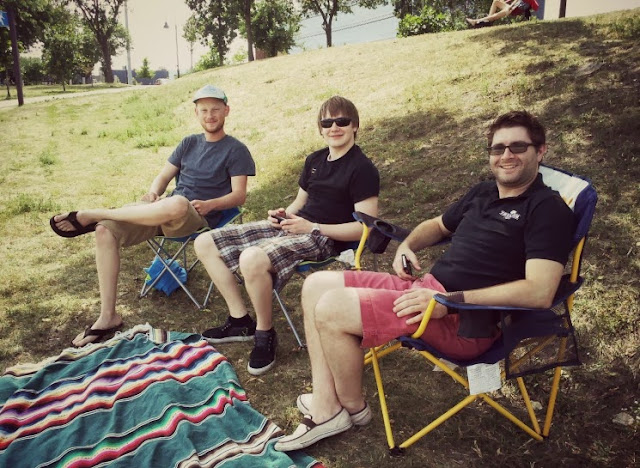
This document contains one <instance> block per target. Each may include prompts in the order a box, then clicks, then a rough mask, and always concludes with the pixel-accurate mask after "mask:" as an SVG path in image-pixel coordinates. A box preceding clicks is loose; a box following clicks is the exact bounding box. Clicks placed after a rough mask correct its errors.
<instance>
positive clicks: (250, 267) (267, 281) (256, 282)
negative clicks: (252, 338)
mask: <svg viewBox="0 0 640 468" xmlns="http://www.w3.org/2000/svg"><path fill="white" fill-rule="evenodd" d="M271 269H272V266H271V260H269V256H268V255H267V254H266V253H265V251H264V250H262V249H260V248H258V247H249V248H247V249H245V250H244V251H243V252H242V253H241V254H240V271H241V272H242V276H243V277H244V284H245V288H246V289H247V293H248V294H249V298H250V299H251V304H252V305H253V310H254V311H255V313H256V319H257V325H256V330H264V331H267V330H271V327H272V325H273V323H272V318H273V279H272V277H271Z"/></svg>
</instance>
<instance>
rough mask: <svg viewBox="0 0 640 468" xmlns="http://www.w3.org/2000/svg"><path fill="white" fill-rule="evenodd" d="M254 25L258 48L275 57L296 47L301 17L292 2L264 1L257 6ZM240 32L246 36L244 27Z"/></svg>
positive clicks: (255, 41)
mask: <svg viewBox="0 0 640 468" xmlns="http://www.w3.org/2000/svg"><path fill="white" fill-rule="evenodd" d="M252 23H253V33H254V34H253V37H254V43H255V45H256V47H258V48H260V49H262V50H264V51H265V52H266V53H267V56H268V57H275V56H276V55H278V52H288V51H289V49H291V48H292V47H293V46H294V45H295V40H294V36H295V35H296V33H297V32H298V31H299V30H300V15H299V14H297V13H296V12H295V8H294V5H293V2H292V1H291V0H263V1H261V2H259V3H258V4H257V5H256V10H255V12H254V14H253V17H252ZM240 30H241V32H242V33H243V34H244V31H243V28H242V27H241V28H240Z"/></svg>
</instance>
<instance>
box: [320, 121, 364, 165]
mask: <svg viewBox="0 0 640 468" xmlns="http://www.w3.org/2000/svg"><path fill="white" fill-rule="evenodd" d="M340 117H346V116H345V115H342V114H341V113H340V114H336V115H333V114H325V115H324V116H323V119H338V118H340ZM320 130H321V134H322V138H324V141H325V143H326V144H327V146H329V150H330V151H331V153H332V154H334V153H336V154H340V155H341V154H344V153H346V152H347V151H348V150H349V149H350V148H351V147H352V146H353V145H354V143H355V141H356V132H357V131H358V127H356V126H355V125H354V124H353V122H351V123H349V125H347V126H346V127H339V126H338V124H337V123H336V122H333V124H332V125H331V127H329V128H323V127H320Z"/></svg>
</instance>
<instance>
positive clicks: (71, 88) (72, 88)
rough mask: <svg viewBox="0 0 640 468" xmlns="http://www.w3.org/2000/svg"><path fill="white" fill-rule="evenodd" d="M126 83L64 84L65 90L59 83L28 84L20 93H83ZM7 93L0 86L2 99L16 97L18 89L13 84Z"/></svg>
mask: <svg viewBox="0 0 640 468" xmlns="http://www.w3.org/2000/svg"><path fill="white" fill-rule="evenodd" d="M126 86H127V85H126V84H120V83H111V84H110V83H95V84H85V85H66V86H65V88H66V90H64V91H63V90H62V85H61V84H57V83H56V84H51V85H30V86H23V88H22V95H23V97H25V98H33V97H40V96H55V95H58V94H62V93H64V94H75V93H83V92H90V91H97V90H101V89H111V88H121V87H126ZM9 95H10V97H9V98H7V87H6V86H5V85H3V86H2V89H1V90H0V96H2V97H3V98H4V99H15V100H17V99H18V91H17V89H16V87H15V86H9Z"/></svg>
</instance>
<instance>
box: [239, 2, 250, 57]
mask: <svg viewBox="0 0 640 468" xmlns="http://www.w3.org/2000/svg"><path fill="white" fill-rule="evenodd" d="M236 1H238V2H239V4H238V6H239V7H240V16H241V17H242V21H243V25H244V31H245V34H244V37H246V39H247V57H248V60H249V62H253V59H254V57H253V43H254V39H253V17H252V9H253V4H254V0H236Z"/></svg>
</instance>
